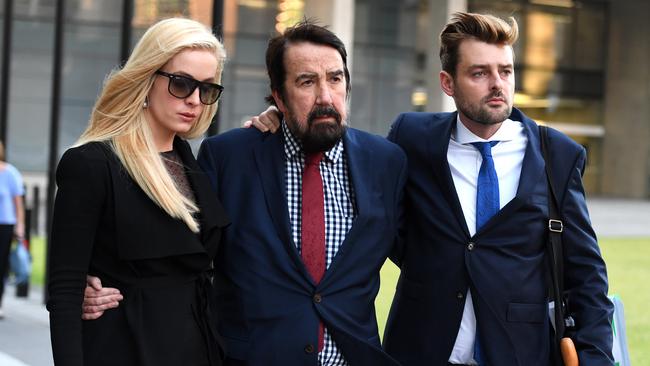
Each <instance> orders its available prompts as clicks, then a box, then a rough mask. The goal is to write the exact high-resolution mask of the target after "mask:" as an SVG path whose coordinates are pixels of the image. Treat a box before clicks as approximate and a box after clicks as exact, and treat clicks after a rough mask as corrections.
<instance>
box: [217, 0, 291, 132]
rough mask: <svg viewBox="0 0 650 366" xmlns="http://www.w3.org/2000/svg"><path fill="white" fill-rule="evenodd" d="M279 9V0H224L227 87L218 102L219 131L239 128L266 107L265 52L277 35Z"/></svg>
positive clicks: (224, 79) (267, 87) (224, 78)
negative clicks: (273, 37) (270, 39)
mask: <svg viewBox="0 0 650 366" xmlns="http://www.w3.org/2000/svg"><path fill="white" fill-rule="evenodd" d="M280 11H281V9H280V1H277V0H268V1H264V0H238V1H237V0H226V1H224V24H223V40H224V45H225V47H226V52H227V57H228V59H227V62H226V67H225V69H224V73H223V80H222V82H223V85H224V87H225V88H226V89H225V90H224V93H223V97H222V98H221V101H220V102H219V114H220V117H219V126H218V128H219V131H226V130H229V129H232V128H236V127H240V126H241V124H242V122H243V121H245V120H246V119H248V118H250V116H254V115H257V114H259V113H260V112H261V111H263V110H264V108H266V103H265V102H264V98H265V97H266V96H267V95H268V94H269V81H268V76H267V73H266V64H265V61H264V59H265V52H266V47H267V44H268V41H269V37H272V36H274V35H276V34H277V31H276V17H277V16H278V14H279V13H280Z"/></svg>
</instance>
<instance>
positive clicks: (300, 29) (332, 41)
mask: <svg viewBox="0 0 650 366" xmlns="http://www.w3.org/2000/svg"><path fill="white" fill-rule="evenodd" d="M301 42H307V43H313V44H317V45H323V46H329V47H332V48H334V49H335V50H337V51H338V53H339V54H340V55H341V59H342V60H343V68H344V72H345V82H346V95H348V96H349V94H350V72H349V71H348V53H347V51H346V50H345V45H344V44H343V41H341V40H340V39H339V37H337V36H336V34H334V33H333V32H332V31H330V30H329V29H327V28H325V27H321V26H319V25H316V24H315V23H314V22H313V21H311V20H304V21H302V22H300V23H298V24H296V25H294V26H293V27H289V28H287V29H286V30H285V31H284V32H283V33H282V34H280V35H278V36H276V37H273V38H271V39H270V40H269V44H268V47H267V48H266V72H267V73H268V74H269V81H270V87H271V91H272V92H273V91H277V92H278V94H280V96H281V97H282V99H284V81H285V77H286V73H287V71H286V69H285V67H284V53H285V51H286V49H287V48H288V47H289V46H290V45H291V44H295V43H301ZM266 101H267V102H269V103H271V104H273V105H275V101H274V100H273V96H272V95H269V96H267V97H266Z"/></svg>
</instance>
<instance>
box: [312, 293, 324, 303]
mask: <svg viewBox="0 0 650 366" xmlns="http://www.w3.org/2000/svg"><path fill="white" fill-rule="evenodd" d="M322 300H323V298H322V297H321V295H320V294H316V295H314V302H315V303H317V304H320V302H321V301H322Z"/></svg>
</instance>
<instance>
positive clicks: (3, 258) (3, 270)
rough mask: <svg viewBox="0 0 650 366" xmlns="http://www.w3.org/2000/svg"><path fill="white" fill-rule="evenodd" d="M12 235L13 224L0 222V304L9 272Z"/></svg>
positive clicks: (0, 303) (0, 304)
mask: <svg viewBox="0 0 650 366" xmlns="http://www.w3.org/2000/svg"><path fill="white" fill-rule="evenodd" d="M13 236H14V226H13V225H7V224H0V306H2V295H3V294H4V292H5V279H6V277H7V274H8V273H9V251H10V249H11V240H12V239H13Z"/></svg>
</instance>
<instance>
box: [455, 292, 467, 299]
mask: <svg viewBox="0 0 650 366" xmlns="http://www.w3.org/2000/svg"><path fill="white" fill-rule="evenodd" d="M464 297H465V295H464V294H463V293H462V292H460V291H458V292H456V298H457V299H458V300H462V299H463V298H464Z"/></svg>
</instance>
